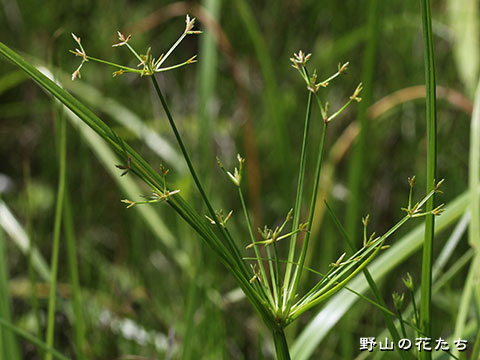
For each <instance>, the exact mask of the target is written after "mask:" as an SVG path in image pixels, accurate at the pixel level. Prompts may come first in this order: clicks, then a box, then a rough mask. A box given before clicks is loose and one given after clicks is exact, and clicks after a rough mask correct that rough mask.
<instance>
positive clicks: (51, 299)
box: [45, 113, 67, 360]
mask: <svg viewBox="0 0 480 360" xmlns="http://www.w3.org/2000/svg"><path fill="white" fill-rule="evenodd" d="M65 123H66V121H65V118H64V115H63V113H62V114H60V116H59V139H60V147H59V150H60V159H59V160H60V166H59V171H58V189H57V203H56V208H55V221H54V228H53V248H52V260H51V265H50V266H51V278H50V293H49V295H48V317H47V339H46V343H47V346H48V347H50V348H51V347H53V335H54V331H55V300H56V296H57V273H58V255H59V251H60V231H61V224H62V211H63V210H62V209H63V203H64V194H65V173H66V171H65V168H66V157H67V140H66V131H65V127H66V126H65ZM45 359H46V360H51V359H52V353H51V352H47V353H46V355H45Z"/></svg>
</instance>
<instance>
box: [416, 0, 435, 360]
mask: <svg viewBox="0 0 480 360" xmlns="http://www.w3.org/2000/svg"><path fill="white" fill-rule="evenodd" d="M420 3H421V8H422V24H423V39H424V51H425V54H424V57H425V85H426V89H427V96H426V118H427V143H428V147H427V192H429V191H431V190H432V189H433V187H434V182H435V173H436V161H437V160H436V153H437V149H436V126H437V114H436V94H435V61H434V52H433V35H432V15H431V9H430V0H420ZM434 202H435V197H434V196H432V197H431V198H430V199H429V200H428V201H427V204H426V211H427V212H429V211H431V210H432V209H433V208H434ZM433 239H434V216H433V215H432V214H429V215H427V216H426V219H425V238H424V245H423V258H422V285H421V294H422V297H421V303H420V326H419V327H420V329H421V330H422V332H423V334H424V335H425V336H426V337H431V335H432V324H431V300H432V257H433ZM431 357H432V354H431V353H430V352H428V351H425V352H421V353H420V358H421V359H424V360H428V359H431Z"/></svg>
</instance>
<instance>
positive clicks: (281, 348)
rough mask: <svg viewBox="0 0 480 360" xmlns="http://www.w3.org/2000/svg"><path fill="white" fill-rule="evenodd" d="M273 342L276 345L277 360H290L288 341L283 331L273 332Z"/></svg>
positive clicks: (276, 330)
mask: <svg viewBox="0 0 480 360" xmlns="http://www.w3.org/2000/svg"><path fill="white" fill-rule="evenodd" d="M273 342H274V343H275V352H276V353H277V360H290V351H289V350H288V344H287V339H286V338H285V333H284V331H283V329H275V330H273Z"/></svg>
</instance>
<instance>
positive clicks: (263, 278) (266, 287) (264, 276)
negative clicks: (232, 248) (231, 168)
mask: <svg viewBox="0 0 480 360" xmlns="http://www.w3.org/2000/svg"><path fill="white" fill-rule="evenodd" d="M238 195H239V196H240V202H241V203H242V209H243V213H244V215H245V220H246V221H247V228H248V233H249V234H250V240H251V241H252V244H255V236H254V234H253V227H252V222H251V221H250V216H249V215H248V210H247V205H246V204H245V198H244V196H243V191H242V188H241V187H240V186H238ZM253 250H254V251H255V256H256V259H257V262H258V267H259V269H260V276H261V282H262V286H263V288H264V291H265V293H266V295H267V297H268V299H269V300H270V303H271V304H272V305H273V303H274V302H273V298H272V294H271V290H270V283H269V281H268V277H267V273H266V271H265V267H264V266H263V260H262V259H261V254H260V250H259V249H258V246H257V245H253Z"/></svg>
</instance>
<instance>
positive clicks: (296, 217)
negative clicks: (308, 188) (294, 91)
mask: <svg viewBox="0 0 480 360" xmlns="http://www.w3.org/2000/svg"><path fill="white" fill-rule="evenodd" d="M312 96H313V93H312V92H311V91H309V93H308V101H307V113H306V115H305V126H304V130H303V142H302V153H301V155H300V168H299V170H298V184H297V196H296V199H295V209H294V212H293V224H292V230H293V231H294V230H295V229H297V228H298V226H299V224H300V210H301V207H302V196H303V181H304V179H305V164H306V158H307V143H308V130H309V128H310V117H311V112H312ZM296 243H297V234H296V233H295V234H293V235H292V237H291V239H290V248H289V250H288V260H287V267H286V269H285V279H284V281H283V287H284V293H283V304H282V307H283V308H285V307H286V302H287V294H288V289H289V287H290V277H291V273H292V264H293V259H294V257H295V246H296Z"/></svg>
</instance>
